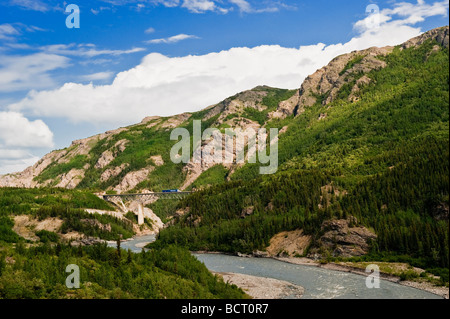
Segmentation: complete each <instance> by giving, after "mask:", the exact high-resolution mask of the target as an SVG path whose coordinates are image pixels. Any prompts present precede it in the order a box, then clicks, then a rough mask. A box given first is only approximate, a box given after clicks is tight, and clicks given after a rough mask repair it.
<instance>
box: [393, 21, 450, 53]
mask: <svg viewBox="0 0 450 319" xmlns="http://www.w3.org/2000/svg"><path fill="white" fill-rule="evenodd" d="M429 39H433V40H435V41H436V42H438V43H439V44H440V45H441V46H443V47H445V48H448V47H449V27H448V26H445V27H441V28H436V29H433V30H430V31H428V32H425V33H423V34H421V35H419V36H418V37H415V38H412V39H410V40H408V41H406V42H405V43H403V44H402V48H403V49H408V48H411V47H416V46H419V45H421V44H423V43H424V42H426V41H427V40H429Z"/></svg>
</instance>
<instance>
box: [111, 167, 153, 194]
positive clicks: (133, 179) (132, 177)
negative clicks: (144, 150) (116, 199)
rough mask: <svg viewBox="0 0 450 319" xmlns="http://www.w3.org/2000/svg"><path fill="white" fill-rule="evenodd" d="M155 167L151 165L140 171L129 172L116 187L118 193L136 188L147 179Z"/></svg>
mask: <svg viewBox="0 0 450 319" xmlns="http://www.w3.org/2000/svg"><path fill="white" fill-rule="evenodd" d="M154 169H155V168H154V167H153V166H149V167H146V168H143V169H141V170H139V171H134V172H130V173H128V174H127V175H125V177H124V178H123V179H122V181H121V182H120V183H119V185H117V186H116V187H114V190H115V191H116V192H118V193H121V192H124V191H128V190H130V189H133V188H135V187H136V186H137V185H138V184H139V183H141V182H143V181H145V180H146V179H147V178H148V174H150V173H151V172H152V171H153V170H154Z"/></svg>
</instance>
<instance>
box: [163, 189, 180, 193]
mask: <svg viewBox="0 0 450 319" xmlns="http://www.w3.org/2000/svg"><path fill="white" fill-rule="evenodd" d="M162 192H163V193H178V192H180V191H179V190H178V189H165V190H163V191H162Z"/></svg>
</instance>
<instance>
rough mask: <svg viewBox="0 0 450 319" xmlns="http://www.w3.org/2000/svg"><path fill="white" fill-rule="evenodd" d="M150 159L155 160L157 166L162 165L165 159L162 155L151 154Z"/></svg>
mask: <svg viewBox="0 0 450 319" xmlns="http://www.w3.org/2000/svg"><path fill="white" fill-rule="evenodd" d="M150 159H151V160H152V161H153V163H154V164H155V165H156V166H162V165H164V160H163V158H162V156H161V155H155V156H151V157H150Z"/></svg>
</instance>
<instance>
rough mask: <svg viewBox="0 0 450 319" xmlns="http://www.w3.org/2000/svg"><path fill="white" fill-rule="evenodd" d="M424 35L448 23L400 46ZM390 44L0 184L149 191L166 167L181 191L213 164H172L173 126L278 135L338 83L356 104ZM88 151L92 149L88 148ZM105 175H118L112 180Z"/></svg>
mask: <svg viewBox="0 0 450 319" xmlns="http://www.w3.org/2000/svg"><path fill="white" fill-rule="evenodd" d="M430 39H431V40H433V41H436V42H437V43H438V44H439V45H441V46H442V47H444V48H447V49H448V46H449V40H448V39H449V31H448V26H446V27H441V28H436V29H433V30H430V31H428V32H425V33H423V34H422V35H420V36H418V37H416V38H413V39H410V40H408V41H406V42H405V43H403V44H401V45H400V46H399V47H400V48H401V49H406V48H409V47H412V46H413V47H416V46H420V45H421V44H423V43H424V42H425V41H426V40H430ZM393 50H394V47H383V48H376V47H373V48H368V49H365V50H361V51H353V52H351V53H348V54H344V55H340V56H338V57H336V58H334V59H333V60H332V61H330V63H329V64H327V65H326V66H324V67H323V68H321V69H319V70H317V71H316V72H315V73H314V74H312V75H310V76H308V77H307V78H306V79H305V80H304V82H303V83H302V85H301V87H300V88H299V89H297V90H284V89H276V88H270V87H268V86H258V87H256V88H254V89H252V90H248V91H243V92H240V93H238V94H236V95H234V96H233V97H229V98H227V99H225V100H224V101H222V102H219V103H217V104H215V105H212V106H209V107H207V108H205V109H203V110H202V111H199V112H192V113H183V114H179V115H175V116H171V117H155V116H151V117H146V118H144V119H143V120H142V121H141V122H140V123H137V124H134V125H130V126H127V127H123V128H119V129H115V130H110V131H107V132H105V133H101V134H97V135H94V136H91V137H88V138H85V139H80V140H76V141H73V142H72V144H71V146H69V147H68V148H65V149H62V150H56V151H52V152H50V153H48V154H46V155H45V156H44V157H43V158H41V159H40V160H39V161H38V162H37V163H36V164H34V165H33V166H30V167H28V168H26V169H25V170H24V171H22V172H18V173H12V174H6V175H2V176H0V187H25V188H30V187H42V186H52V187H63V188H69V189H73V188H76V187H83V188H89V187H91V186H92V184H93V183H91V182H89V180H92V181H95V183H96V186H95V188H99V189H102V190H103V191H106V190H112V191H116V192H125V191H129V190H133V189H136V188H138V189H140V190H145V189H149V188H150V189H152V190H154V188H155V187H156V186H158V187H163V186H164V185H166V184H164V182H163V181H162V180H164V178H163V177H160V175H161V176H162V174H163V172H164V171H166V172H164V173H167V171H169V170H170V171H171V173H177V174H181V175H180V176H179V178H178V181H176V182H173V184H172V185H169V184H170V183H168V184H167V185H168V186H173V187H178V188H182V189H185V188H188V187H189V186H190V185H191V184H192V183H194V182H195V180H197V178H199V177H200V176H201V175H202V174H203V173H204V172H205V171H207V170H208V169H210V168H211V167H212V166H211V165H205V164H204V163H202V164H200V165H195V164H193V163H189V164H187V165H185V166H184V167H180V166H177V167H175V166H173V165H171V164H170V163H169V159H168V156H167V153H168V152H167V148H168V145H172V144H170V143H169V141H170V139H169V138H168V132H169V131H170V130H171V129H173V128H176V127H189V124H190V123H191V122H192V120H194V118H195V119H201V120H203V121H204V122H206V123H207V124H209V125H210V126H214V127H218V128H221V129H223V128H226V127H241V128H243V129H246V128H248V127H252V128H256V129H257V128H260V127H263V126H270V125H271V124H270V123H271V122H272V121H275V122H276V123H282V124H283V126H282V127H280V129H282V132H281V133H283V131H285V130H287V129H288V128H289V126H290V125H291V123H288V122H286V123H283V120H284V121H286V119H287V118H292V117H299V116H301V115H302V114H303V113H304V112H305V110H306V109H308V108H311V107H312V106H313V105H314V104H315V103H316V102H318V101H321V104H322V105H324V106H327V105H330V104H331V103H332V102H333V101H334V100H336V99H337V98H338V97H339V94H340V92H341V91H342V90H344V89H346V90H348V91H349V92H350V94H349V96H348V101H349V102H352V103H354V102H357V101H358V99H359V96H358V94H359V90H360V88H361V87H364V86H366V85H368V84H370V83H371V81H372V80H371V79H370V78H369V77H367V74H368V73H369V72H371V71H373V70H379V69H382V68H384V67H385V66H386V63H385V62H384V61H383V59H382V58H380V57H385V56H387V55H389V54H391V53H392V51H393ZM326 117H327V113H321V114H320V117H319V120H323V119H325V118H326ZM140 136H142V138H140ZM144 136H145V138H144ZM163 136H164V138H165V140H164V139H163ZM151 138H156V139H157V140H161V141H159V142H158V143H159V144H158V147H157V148H158V152H153V150H152V149H151V147H150V146H151V145H150V144H152V143H153V142H149V141H150V140H151ZM133 140H138V141H139V143H137V142H136V143H135V142H133ZM164 141H165V143H164ZM99 144H102V145H99ZM153 144H154V143H153ZM138 145H141V146H142V145H145V147H146V148H147V152H148V154H147V155H148V156H146V159H145V160H141V161H140V162H139V163H137V164H136V165H134V164H133V163H131V162H130V161H132V160H133V159H132V156H131V154H132V153H133V151H134V152H143V151H142V147H141V148H139V147H138ZM169 149H170V147H169ZM94 151H95V154H93V152H94ZM163 153H164V154H163ZM123 154H127V156H128V162H127V159H123V160H122V159H120V160H118V158H119V157H121V156H122V155H123ZM133 165H134V166H133ZM168 165H171V168H170V169H164V168H165V167H166V166H168ZM213 166H214V165H213ZM238 167H239V166H238V165H235V166H231V167H228V169H230V172H231V174H232V173H233V172H234V170H235V169H237V168H238ZM153 174H158V176H157V178H158V179H159V178H161V179H162V180H161V182H158V183H156V185H155V184H154V183H152V182H151V181H150V182H149V180H150V179H152V175H153ZM111 179H117V180H114V182H113V183H111V182H110V180H111ZM98 181H100V182H98Z"/></svg>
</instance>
